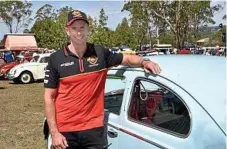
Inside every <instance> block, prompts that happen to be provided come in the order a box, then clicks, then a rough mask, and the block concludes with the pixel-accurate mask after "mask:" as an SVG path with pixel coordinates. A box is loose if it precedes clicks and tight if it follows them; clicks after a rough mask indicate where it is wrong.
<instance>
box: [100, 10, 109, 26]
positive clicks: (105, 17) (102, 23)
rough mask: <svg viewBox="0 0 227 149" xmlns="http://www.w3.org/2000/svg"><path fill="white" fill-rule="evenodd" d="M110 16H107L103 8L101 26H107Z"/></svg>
mask: <svg viewBox="0 0 227 149" xmlns="http://www.w3.org/2000/svg"><path fill="white" fill-rule="evenodd" d="M107 20H108V16H106V14H105V11H104V9H103V8H102V9H101V11H100V15H99V25H100V26H101V28H104V27H106V25H107Z"/></svg>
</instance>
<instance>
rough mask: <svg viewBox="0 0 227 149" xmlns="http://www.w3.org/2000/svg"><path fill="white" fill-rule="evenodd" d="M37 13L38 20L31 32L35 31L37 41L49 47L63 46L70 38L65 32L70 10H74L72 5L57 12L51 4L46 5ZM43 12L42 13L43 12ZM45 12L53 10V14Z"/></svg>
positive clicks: (42, 45) (40, 45)
mask: <svg viewBox="0 0 227 149" xmlns="http://www.w3.org/2000/svg"><path fill="white" fill-rule="evenodd" d="M41 8H42V9H39V10H38V11H37V13H36V14H39V15H37V20H36V22H35V24H34V25H33V27H32V29H31V32H32V33H35V35H36V41H37V43H38V46H39V47H45V48H49V49H59V48H62V46H63V45H64V43H65V42H66V41H67V40H68V37H67V35H66V33H65V23H66V19H67V14H68V12H70V11H72V8H71V7H68V6H67V7H63V8H61V9H59V10H57V12H55V11H54V10H53V9H52V6H50V5H48V6H47V5H44V6H43V7H41ZM41 12H42V13H41ZM43 12H53V13H52V15H50V14H49V13H43Z"/></svg>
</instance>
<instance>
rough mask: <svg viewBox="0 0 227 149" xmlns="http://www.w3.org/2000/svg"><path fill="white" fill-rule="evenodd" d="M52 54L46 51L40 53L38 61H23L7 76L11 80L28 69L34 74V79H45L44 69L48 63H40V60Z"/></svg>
mask: <svg viewBox="0 0 227 149" xmlns="http://www.w3.org/2000/svg"><path fill="white" fill-rule="evenodd" d="M50 55H51V54H50V53H46V54H39V55H38V56H39V58H38V60H37V62H32V61H31V62H29V63H23V64H19V65H17V66H15V67H13V68H12V69H11V70H10V72H9V74H8V76H7V78H8V79H10V80H13V79H16V78H18V77H19V76H20V75H21V74H22V73H23V72H25V71H27V72H30V73H31V74H32V76H33V79H34V80H39V79H44V75H45V73H44V69H45V67H46V66H47V63H40V60H41V59H42V58H44V57H49V56H50Z"/></svg>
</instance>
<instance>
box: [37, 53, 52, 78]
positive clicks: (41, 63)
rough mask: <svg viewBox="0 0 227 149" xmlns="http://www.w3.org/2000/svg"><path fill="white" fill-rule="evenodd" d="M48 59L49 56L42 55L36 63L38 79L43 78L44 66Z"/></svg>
mask: <svg viewBox="0 0 227 149" xmlns="http://www.w3.org/2000/svg"><path fill="white" fill-rule="evenodd" d="M48 60H49V56H44V57H42V58H40V61H39V64H38V66H37V67H38V68H37V70H38V72H37V78H38V79H44V76H45V68H46V66H47V63H48Z"/></svg>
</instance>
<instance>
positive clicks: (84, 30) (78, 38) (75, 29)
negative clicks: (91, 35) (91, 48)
mask: <svg viewBox="0 0 227 149" xmlns="http://www.w3.org/2000/svg"><path fill="white" fill-rule="evenodd" d="M88 31H89V29H88V24H87V23H86V22H85V21H83V20H76V21H74V22H73V23H72V24H71V25H69V26H67V27H66V33H67V34H68V36H69V37H70V39H71V41H72V42H74V43H76V44H78V45H82V44H85V43H86V42H87V38H88Z"/></svg>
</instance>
